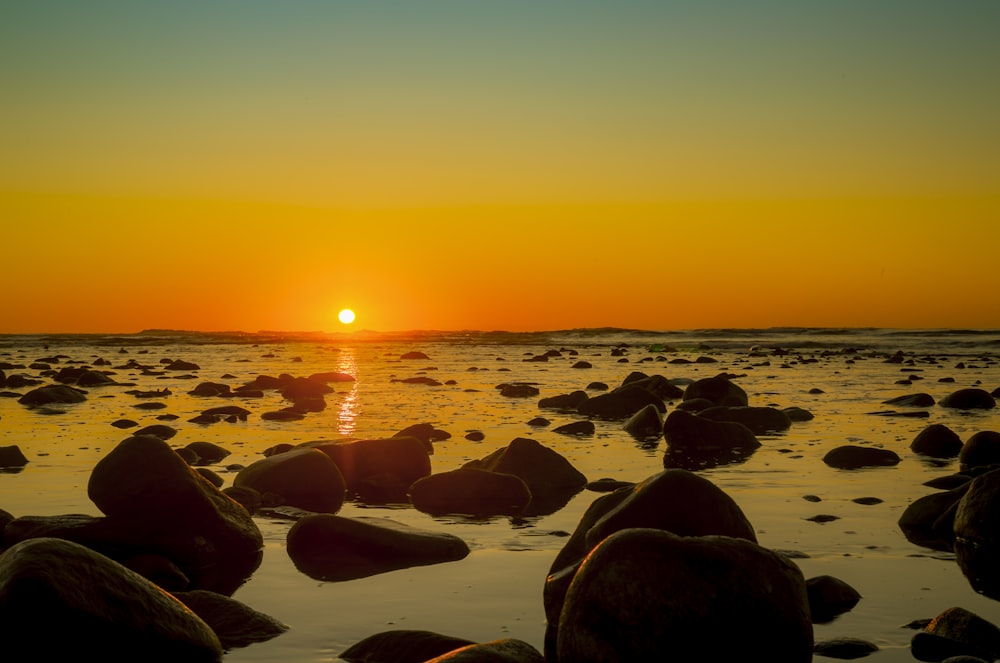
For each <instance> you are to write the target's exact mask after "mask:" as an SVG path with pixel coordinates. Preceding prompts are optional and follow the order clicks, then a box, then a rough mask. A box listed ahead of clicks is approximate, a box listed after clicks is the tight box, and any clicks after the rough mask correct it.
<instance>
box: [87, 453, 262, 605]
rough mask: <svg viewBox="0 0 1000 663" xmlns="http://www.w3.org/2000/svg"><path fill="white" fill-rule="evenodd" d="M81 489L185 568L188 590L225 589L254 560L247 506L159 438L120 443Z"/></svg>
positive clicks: (134, 536)
mask: <svg viewBox="0 0 1000 663" xmlns="http://www.w3.org/2000/svg"><path fill="white" fill-rule="evenodd" d="M87 494H88V496H89V497H90V499H91V500H92V501H93V502H94V504H95V505H97V507H98V508H99V509H100V510H101V511H102V512H103V513H104V514H106V515H107V516H108V520H109V521H111V523H112V524H113V525H114V527H115V528H116V530H118V531H125V532H128V535H129V537H130V540H136V541H141V542H142V544H143V546H144V550H145V551H146V552H151V551H155V552H157V553H159V554H162V555H163V556H165V557H167V558H168V559H170V560H172V561H173V562H174V563H176V564H177V565H178V567H180V568H181V569H183V571H184V573H185V574H186V575H187V576H188V577H189V578H191V582H192V588H193V589H208V590H212V591H217V592H219V593H222V594H231V593H232V592H233V591H235V590H236V588H237V587H239V586H240V585H241V584H242V583H243V582H244V581H245V580H246V579H247V578H248V577H249V576H250V574H251V573H253V571H254V570H255V569H256V568H257V566H259V564H260V561H261V555H262V553H261V551H262V548H263V538H262V536H261V533H260V530H259V529H258V528H257V525H256V524H255V523H254V521H253V518H251V517H250V514H249V512H248V511H247V510H246V509H245V508H243V507H242V506H241V505H240V504H238V503H236V502H235V501H233V500H232V499H231V498H230V497H228V496H227V495H225V494H223V493H221V492H220V491H219V490H218V489H217V488H216V487H215V486H213V485H212V484H210V483H209V482H208V481H206V480H205V479H204V478H202V477H201V476H200V475H199V474H198V473H197V472H195V470H193V469H192V468H191V467H189V466H188V465H187V464H186V463H185V462H184V460H183V459H181V457H180V456H179V455H177V453H175V452H174V450H173V449H171V448H170V447H169V446H168V445H167V443H166V442H164V441H163V440H160V439H158V438H154V437H145V436H133V437H130V438H127V439H125V440H123V441H122V442H120V443H119V444H118V445H117V446H116V447H115V448H114V449H112V450H111V451H110V452H109V453H108V454H107V455H106V456H104V458H102V459H101V460H100V461H98V463H97V465H96V466H95V467H94V469H93V471H92V472H91V475H90V480H89V482H88V484H87Z"/></svg>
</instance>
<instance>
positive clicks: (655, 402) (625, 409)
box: [577, 385, 667, 421]
mask: <svg viewBox="0 0 1000 663" xmlns="http://www.w3.org/2000/svg"><path fill="white" fill-rule="evenodd" d="M647 405H652V406H654V407H655V408H656V409H657V410H658V411H660V412H665V411H666V409H667V406H666V405H665V404H664V402H663V399H662V398H660V397H659V396H657V395H656V394H654V393H652V392H650V391H649V390H647V389H643V388H642V387H634V386H632V385H625V386H623V387H618V388H616V389H612V390H611V391H609V392H606V393H603V394H598V395H596V396H593V397H591V398H588V399H587V400H586V401H584V402H583V403H581V404H580V406H579V407H578V408H577V412H578V413H579V414H582V415H583V416H585V417H593V418H595V419H603V420H606V421H621V420H624V419H628V418H629V417H631V416H632V415H633V414H635V413H636V412H638V411H639V410H641V409H642V408H644V407H646V406H647Z"/></svg>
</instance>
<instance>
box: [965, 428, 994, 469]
mask: <svg viewBox="0 0 1000 663" xmlns="http://www.w3.org/2000/svg"><path fill="white" fill-rule="evenodd" d="M958 463H959V465H960V466H961V467H962V468H963V469H970V468H973V467H986V466H988V465H997V464H1000V433H998V432H996V431H978V432H976V433H973V434H972V435H971V436H970V437H969V439H968V440H966V441H965V444H964V445H963V446H962V449H961V451H959V454H958Z"/></svg>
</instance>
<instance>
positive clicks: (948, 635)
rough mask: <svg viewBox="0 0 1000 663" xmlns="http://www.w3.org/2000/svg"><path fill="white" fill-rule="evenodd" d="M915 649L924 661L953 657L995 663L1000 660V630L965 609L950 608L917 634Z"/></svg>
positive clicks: (915, 654) (916, 653) (918, 656)
mask: <svg viewBox="0 0 1000 663" xmlns="http://www.w3.org/2000/svg"><path fill="white" fill-rule="evenodd" d="M928 636H933V637H928ZM911 649H912V650H913V655H914V656H915V657H916V658H918V659H919V660H922V661H941V660H944V659H945V658H949V657H953V656H974V657H977V658H982V659H985V660H989V661H993V660H996V659H998V658H1000V628H997V626H996V625H995V624H993V623H991V622H989V621H987V620H985V619H983V618H982V617H980V616H978V615H976V614H974V613H972V612H970V611H968V610H966V609H965V608H959V607H954V608H948V609H947V610H945V611H944V612H942V613H941V614H939V615H938V616H937V617H935V618H934V619H932V620H931V621H930V623H928V624H927V626H926V627H924V630H923V631H922V632H921V633H918V634H915V636H914V638H913V640H912V643H911Z"/></svg>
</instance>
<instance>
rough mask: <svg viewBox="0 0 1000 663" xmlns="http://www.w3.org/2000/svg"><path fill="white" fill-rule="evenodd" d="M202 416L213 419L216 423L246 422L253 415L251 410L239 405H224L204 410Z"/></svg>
mask: <svg viewBox="0 0 1000 663" xmlns="http://www.w3.org/2000/svg"><path fill="white" fill-rule="evenodd" d="M201 414H202V416H204V417H211V418H212V419H215V420H216V421H220V420H226V421H246V420H247V418H248V417H249V416H250V414H251V413H250V410H248V409H246V408H245V407H240V406H239V405H222V406H219V407H210V408H208V409H207V410H202V411H201Z"/></svg>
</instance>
